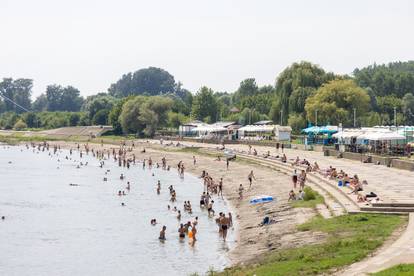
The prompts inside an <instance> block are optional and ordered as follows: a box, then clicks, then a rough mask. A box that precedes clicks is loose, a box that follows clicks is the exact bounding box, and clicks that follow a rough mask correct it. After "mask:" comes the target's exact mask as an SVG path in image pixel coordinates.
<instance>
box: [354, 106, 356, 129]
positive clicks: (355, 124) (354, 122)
mask: <svg viewBox="0 0 414 276" xmlns="http://www.w3.org/2000/svg"><path fill="white" fill-rule="evenodd" d="M355 127H356V108H355V107H354V128H355Z"/></svg>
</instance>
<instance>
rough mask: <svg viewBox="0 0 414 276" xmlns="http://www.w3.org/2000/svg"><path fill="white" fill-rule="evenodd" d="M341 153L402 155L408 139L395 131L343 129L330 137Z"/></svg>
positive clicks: (381, 128) (405, 149)
mask: <svg viewBox="0 0 414 276" xmlns="http://www.w3.org/2000/svg"><path fill="white" fill-rule="evenodd" d="M332 138H334V139H335V140H336V145H337V147H338V148H339V149H341V151H351V152H359V153H364V152H373V153H378V154H394V155H403V154H405V153H407V151H409V152H411V148H410V146H408V147H407V144H408V142H409V141H408V139H407V137H406V136H405V135H403V134H401V133H400V132H399V131H397V129H392V128H384V127H366V128H350V129H343V130H341V131H339V132H337V133H335V134H333V135H332Z"/></svg>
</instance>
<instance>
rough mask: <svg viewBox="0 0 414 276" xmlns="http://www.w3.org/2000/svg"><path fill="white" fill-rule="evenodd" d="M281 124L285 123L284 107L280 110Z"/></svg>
mask: <svg viewBox="0 0 414 276" xmlns="http://www.w3.org/2000/svg"><path fill="white" fill-rule="evenodd" d="M280 125H283V109H282V110H280Z"/></svg>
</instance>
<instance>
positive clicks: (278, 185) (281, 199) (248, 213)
mask: <svg viewBox="0 0 414 276" xmlns="http://www.w3.org/2000/svg"><path fill="white" fill-rule="evenodd" d="M130 143H131V142H128V144H127V146H130ZM134 143H135V148H133V149H132V151H130V152H128V155H132V154H135V156H136V158H137V160H143V159H148V158H149V157H151V158H152V160H153V161H154V162H159V163H161V158H163V157H165V158H166V160H167V164H168V165H170V166H171V168H172V169H173V170H175V168H176V165H177V163H178V162H179V161H180V160H181V161H183V162H184V164H185V167H186V171H187V172H189V173H191V174H193V175H196V176H199V175H201V173H202V171H203V170H205V171H207V172H208V173H209V174H210V175H211V176H212V177H213V178H214V179H215V180H218V179H220V178H221V177H222V178H223V181H224V185H223V195H224V197H225V198H226V199H227V200H228V202H229V203H230V205H231V209H232V210H233V213H234V214H235V215H233V216H234V218H236V226H235V229H233V231H236V246H235V247H234V248H232V249H231V251H230V252H229V258H230V260H231V262H232V264H240V263H250V262H255V261H257V260H258V258H260V256H263V254H264V253H266V252H269V251H272V250H275V249H280V248H290V247H298V246H301V245H304V244H310V243H315V242H320V241H321V240H323V238H324V235H323V234H321V235H318V234H314V235H312V236H309V234H308V233H304V232H298V231H297V230H296V226H297V225H298V224H301V223H303V222H305V221H307V220H308V219H310V218H311V217H312V216H314V215H315V214H316V211H315V210H313V209H311V208H292V207H291V206H290V204H288V193H289V191H290V190H291V189H292V183H291V178H290V176H288V175H286V174H283V173H281V172H278V171H275V170H272V169H269V168H266V167H262V166H259V165H256V164H250V163H246V162H242V161H239V162H234V161H232V162H230V166H229V169H228V170H227V169H226V162H225V161H223V160H221V161H217V160H216V157H214V156H208V155H205V154H194V153H193V152H191V151H185V150H182V147H175V146H165V145H160V144H159V142H158V141H152V142H151V143H148V142H143V141H134ZM157 143H158V144H157ZM50 144H51V145H53V144H58V145H60V147H61V148H66V149H69V148H72V149H75V148H76V146H77V143H71V142H50ZM184 145H185V143H184ZM81 146H82V144H81ZM89 148H90V149H92V148H94V149H96V150H102V149H111V148H119V146H118V145H110V144H103V145H101V144H93V143H91V144H89ZM143 148H145V149H146V152H145V153H142V152H141V151H142V149H143ZM194 155H195V156H196V159H197V164H196V165H193V156H194ZM251 170H253V171H254V174H255V177H256V181H253V185H252V188H251V189H249V184H248V180H247V175H248V174H249V172H250V171H251ZM240 184H243V186H244V187H245V192H244V198H243V199H242V200H239V198H238V187H239V185H240ZM257 195H271V196H273V197H274V198H275V199H276V200H275V201H273V202H271V203H267V204H259V205H251V204H250V203H249V200H250V198H251V197H253V196H257ZM216 212H220V210H216ZM265 216H269V217H270V218H272V219H274V220H276V223H273V224H270V225H267V226H259V224H260V223H261V222H262V220H263V218H264V217H265Z"/></svg>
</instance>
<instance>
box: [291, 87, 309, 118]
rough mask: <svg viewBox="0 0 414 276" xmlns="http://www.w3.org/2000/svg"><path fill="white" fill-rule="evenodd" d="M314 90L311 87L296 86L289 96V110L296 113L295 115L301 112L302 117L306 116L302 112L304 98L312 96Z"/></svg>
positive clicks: (303, 111) (303, 109) (303, 110)
mask: <svg viewBox="0 0 414 276" xmlns="http://www.w3.org/2000/svg"><path fill="white" fill-rule="evenodd" d="M314 92H315V88H313V87H298V88H296V89H295V90H293V92H292V94H290V96H289V112H292V113H296V114H294V115H295V116H296V115H297V113H299V114H303V116H302V117H306V115H305V114H304V113H305V103H306V99H307V98H308V97H309V96H312V95H313V94H314ZM289 117H290V116H289Z"/></svg>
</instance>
